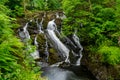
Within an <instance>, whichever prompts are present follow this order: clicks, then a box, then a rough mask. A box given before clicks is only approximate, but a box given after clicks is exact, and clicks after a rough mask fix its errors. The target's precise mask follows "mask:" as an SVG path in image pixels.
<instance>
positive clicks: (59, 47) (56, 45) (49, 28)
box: [46, 19, 70, 62]
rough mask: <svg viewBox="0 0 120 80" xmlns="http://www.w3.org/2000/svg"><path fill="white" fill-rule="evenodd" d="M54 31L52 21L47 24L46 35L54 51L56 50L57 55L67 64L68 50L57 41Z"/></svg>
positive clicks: (55, 29) (55, 28)
mask: <svg viewBox="0 0 120 80" xmlns="http://www.w3.org/2000/svg"><path fill="white" fill-rule="evenodd" d="M55 31H57V26H56V24H55V22H54V19H53V20H51V21H49V22H48V26H47V30H46V35H47V38H48V39H49V40H50V42H51V43H52V45H53V46H54V48H55V49H57V51H58V54H59V55H60V56H62V57H63V58H64V59H65V62H69V51H70V50H69V49H68V48H67V47H66V46H65V45H64V44H63V43H62V42H61V41H60V40H59V38H58V37H57V36H56V34H55Z"/></svg>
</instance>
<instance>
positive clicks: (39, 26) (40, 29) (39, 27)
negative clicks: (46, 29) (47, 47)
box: [36, 17, 44, 33]
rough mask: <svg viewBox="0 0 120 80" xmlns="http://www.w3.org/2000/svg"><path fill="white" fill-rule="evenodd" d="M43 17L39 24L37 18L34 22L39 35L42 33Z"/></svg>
mask: <svg viewBox="0 0 120 80" xmlns="http://www.w3.org/2000/svg"><path fill="white" fill-rule="evenodd" d="M43 20H44V19H43V17H42V20H41V22H40V23H39V22H38V18H37V20H36V23H37V27H38V29H39V30H38V31H39V33H43V31H42V23H43Z"/></svg>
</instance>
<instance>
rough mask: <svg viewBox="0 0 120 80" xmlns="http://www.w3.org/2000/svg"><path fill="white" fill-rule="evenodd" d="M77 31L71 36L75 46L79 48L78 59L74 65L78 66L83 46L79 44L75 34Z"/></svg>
mask: <svg viewBox="0 0 120 80" xmlns="http://www.w3.org/2000/svg"><path fill="white" fill-rule="evenodd" d="M76 33H77V31H75V32H74V34H73V36H72V38H73V40H74V43H75V44H76V45H77V47H78V48H79V49H80V50H79V54H78V57H79V58H78V60H77V61H76V65H77V66H79V65H80V61H81V58H82V51H83V47H82V45H81V44H80V40H79V37H78V36H77V35H76Z"/></svg>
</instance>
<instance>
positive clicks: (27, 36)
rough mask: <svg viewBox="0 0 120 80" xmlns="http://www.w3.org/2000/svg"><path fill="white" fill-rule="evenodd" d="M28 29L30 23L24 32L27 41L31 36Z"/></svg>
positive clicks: (24, 28)
mask: <svg viewBox="0 0 120 80" xmlns="http://www.w3.org/2000/svg"><path fill="white" fill-rule="evenodd" d="M27 27H28V23H26V25H25V26H24V27H23V32H24V34H25V37H26V39H30V35H29V32H28V30H27Z"/></svg>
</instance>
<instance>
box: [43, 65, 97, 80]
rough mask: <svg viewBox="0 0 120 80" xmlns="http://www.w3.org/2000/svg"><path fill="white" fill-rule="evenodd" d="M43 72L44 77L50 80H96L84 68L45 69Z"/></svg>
mask: <svg viewBox="0 0 120 80" xmlns="http://www.w3.org/2000/svg"><path fill="white" fill-rule="evenodd" d="M42 70H43V73H42V76H44V77H47V78H48V80H96V79H95V78H94V76H93V75H92V74H91V73H90V72H89V71H88V70H87V69H86V68H84V67H78V66H69V67H64V68H59V67H44V68H42Z"/></svg>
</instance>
